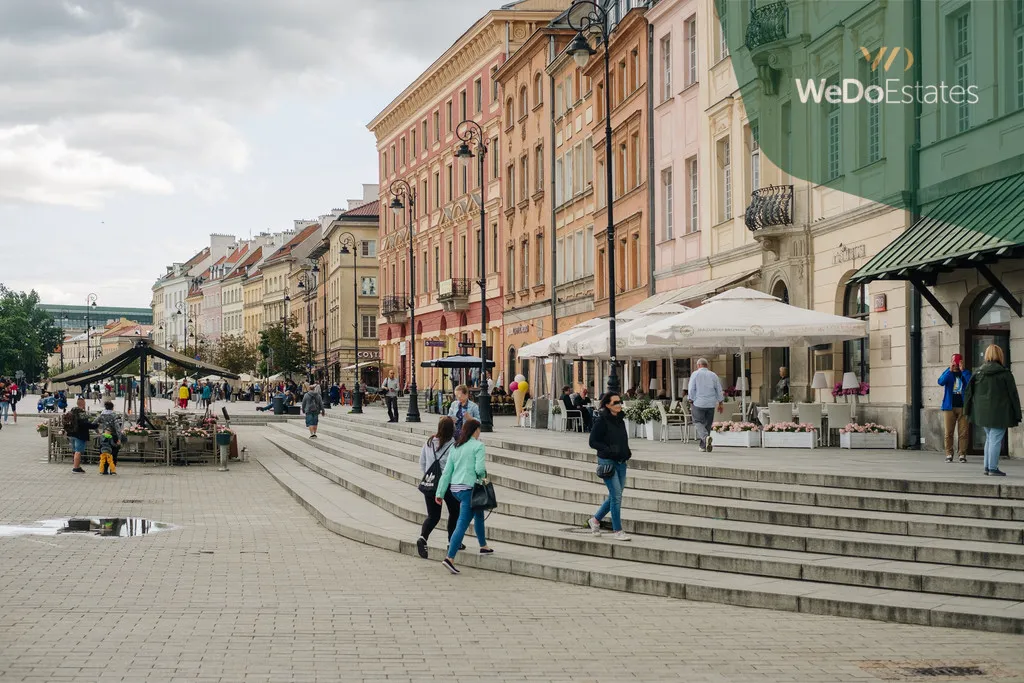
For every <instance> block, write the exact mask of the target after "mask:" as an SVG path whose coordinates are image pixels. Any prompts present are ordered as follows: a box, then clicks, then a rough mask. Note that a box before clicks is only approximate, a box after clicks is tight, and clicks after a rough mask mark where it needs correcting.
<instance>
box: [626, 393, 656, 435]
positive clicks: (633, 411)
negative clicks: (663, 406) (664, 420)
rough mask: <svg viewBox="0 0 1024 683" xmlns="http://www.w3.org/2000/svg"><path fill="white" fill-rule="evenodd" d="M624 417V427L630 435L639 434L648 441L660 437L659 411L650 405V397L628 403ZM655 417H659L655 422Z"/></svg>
mask: <svg viewBox="0 0 1024 683" xmlns="http://www.w3.org/2000/svg"><path fill="white" fill-rule="evenodd" d="M625 417H626V429H627V430H628V431H629V435H630V436H637V435H639V436H641V437H646V438H647V439H648V440H649V441H656V440H657V439H660V438H661V420H660V418H661V413H659V412H658V409H657V408H655V407H654V406H652V405H651V400H650V399H648V398H641V399H639V400H636V401H633V402H632V403H630V404H629V407H628V408H626V412H625ZM655 418H659V419H658V420H657V421H656V422H655ZM634 430H636V431H634ZM637 432H639V434H637Z"/></svg>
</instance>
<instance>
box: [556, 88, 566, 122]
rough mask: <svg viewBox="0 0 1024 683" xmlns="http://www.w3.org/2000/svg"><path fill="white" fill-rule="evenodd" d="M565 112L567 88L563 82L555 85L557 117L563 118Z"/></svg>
mask: <svg viewBox="0 0 1024 683" xmlns="http://www.w3.org/2000/svg"><path fill="white" fill-rule="evenodd" d="M563 114H565V90H564V88H563V87H562V84H561V83H559V84H557V85H555V118H556V119H558V118H561V117H562V115H563Z"/></svg>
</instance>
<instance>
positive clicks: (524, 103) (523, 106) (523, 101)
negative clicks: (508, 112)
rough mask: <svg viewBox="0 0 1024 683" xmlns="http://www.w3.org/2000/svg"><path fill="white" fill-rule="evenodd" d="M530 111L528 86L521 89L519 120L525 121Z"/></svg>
mask: <svg viewBox="0 0 1024 683" xmlns="http://www.w3.org/2000/svg"><path fill="white" fill-rule="evenodd" d="M529 111H530V98H529V96H528V95H527V91H526V86H525V85H524V86H523V87H521V88H520V89H519V118H521V119H525V118H526V114H527V113H529Z"/></svg>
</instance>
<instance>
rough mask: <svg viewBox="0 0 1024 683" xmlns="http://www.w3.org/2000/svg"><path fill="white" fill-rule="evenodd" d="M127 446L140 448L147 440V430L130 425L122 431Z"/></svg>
mask: <svg viewBox="0 0 1024 683" xmlns="http://www.w3.org/2000/svg"><path fill="white" fill-rule="evenodd" d="M124 435H125V438H126V439H127V441H128V445H129V446H142V445H144V444H145V443H146V441H147V439H149V430H148V429H146V428H145V427H142V426H140V425H132V426H131V427H126V428H125V430H124Z"/></svg>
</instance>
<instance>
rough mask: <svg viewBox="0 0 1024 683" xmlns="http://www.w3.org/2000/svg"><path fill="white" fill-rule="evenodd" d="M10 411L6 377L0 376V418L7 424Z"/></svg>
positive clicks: (9, 390)
mask: <svg viewBox="0 0 1024 683" xmlns="http://www.w3.org/2000/svg"><path fill="white" fill-rule="evenodd" d="M10 412H11V389H10V385H9V384H8V383H7V378H6V377H0V418H3V421H4V424H7V418H8V416H9V415H10Z"/></svg>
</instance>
